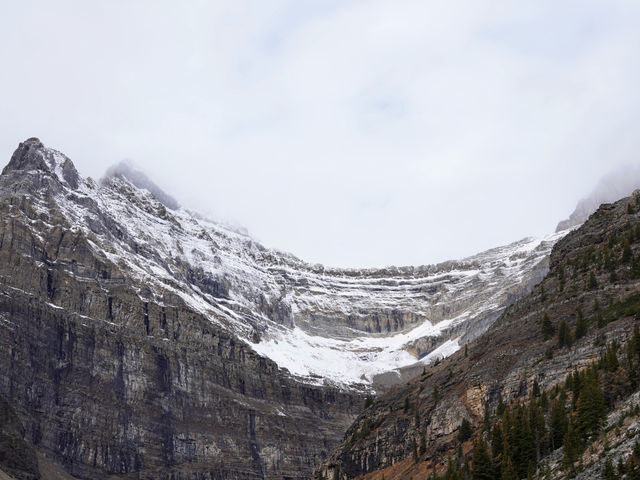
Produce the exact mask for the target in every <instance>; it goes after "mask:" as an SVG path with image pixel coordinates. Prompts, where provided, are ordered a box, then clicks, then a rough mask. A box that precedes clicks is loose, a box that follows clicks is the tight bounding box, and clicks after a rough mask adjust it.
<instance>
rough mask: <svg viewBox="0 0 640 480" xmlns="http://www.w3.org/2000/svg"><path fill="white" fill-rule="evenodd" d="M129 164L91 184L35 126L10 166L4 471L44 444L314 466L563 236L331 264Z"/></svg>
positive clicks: (89, 463)
mask: <svg viewBox="0 0 640 480" xmlns="http://www.w3.org/2000/svg"><path fill="white" fill-rule="evenodd" d="M127 175H131V173H130V172H129V171H128V170H126V169H125V170H122V169H120V170H118V171H117V172H116V175H115V176H111V177H108V178H106V179H105V180H104V181H103V182H101V183H96V182H94V181H93V180H91V179H85V178H83V177H81V176H80V175H79V174H78V172H77V171H76V169H75V167H74V166H73V163H72V162H71V160H69V159H68V158H67V157H65V156H64V155H63V154H61V153H59V152H57V151H55V150H52V149H49V148H46V147H45V146H43V145H42V143H40V142H39V141H38V140H37V139H29V140H27V141H26V142H24V143H22V144H21V145H20V147H19V148H18V150H17V151H16V152H15V153H14V155H13V157H12V158H11V161H10V162H9V164H8V165H7V166H6V167H5V169H4V170H3V172H2V175H0V365H3V366H6V368H2V369H0V404H2V405H6V406H7V407H6V411H7V412H8V413H7V414H6V415H5V416H4V417H0V418H6V419H7V420H6V425H3V429H2V430H0V445H4V444H7V445H11V448H15V449H16V451H17V452H21V453H20V461H19V462H18V463H17V464H16V465H13V466H11V465H10V464H9V460H7V459H3V458H2V457H0V468H2V469H5V468H6V469H13V470H12V471H18V472H22V473H21V475H23V476H24V477H25V478H28V475H31V476H32V477H33V478H38V476H39V475H40V474H41V473H42V468H40V467H38V466H37V463H38V462H40V460H41V459H42V458H43V457H42V456H43V455H44V456H46V457H47V458H48V459H52V460H54V461H55V462H57V463H58V464H60V465H62V466H63V467H64V468H65V470H67V471H68V472H70V473H72V474H73V475H77V476H80V477H85V478H106V477H109V478H111V477H113V476H116V477H117V476H122V477H123V478H171V479H183V478H184V479H191V478H194V479H196V478H197V479H201V478H202V479H204V478H229V479H233V478H237V479H245V478H308V477H309V476H310V474H311V472H312V469H313V468H314V465H316V464H317V463H318V462H320V461H321V460H322V459H323V458H324V456H325V455H326V454H327V452H329V451H330V450H331V449H333V448H334V447H335V446H336V445H337V444H338V443H339V441H340V439H341V438H342V436H343V432H344V430H345V429H346V427H347V426H348V425H349V424H351V422H352V420H353V419H354V417H355V415H357V413H358V412H360V411H361V408H362V403H363V396H364V392H366V391H367V390H368V389H369V388H371V387H372V385H374V381H375V379H376V378H377V376H379V375H380V374H381V373H385V372H389V371H393V370H394V369H397V368H399V367H403V366H406V365H411V364H414V363H415V362H417V361H418V360H420V359H422V360H430V359H433V358H435V357H439V356H444V355H447V354H449V353H451V352H453V351H455V350H456V349H457V348H459V346H460V344H461V343H462V342H464V341H466V340H469V339H472V338H475V337H476V336H477V335H478V334H479V333H481V332H482V331H484V330H485V329H486V328H488V326H489V325H490V324H491V322H492V321H493V320H494V319H495V318H496V317H497V316H498V314H499V313H500V312H502V311H503V310H504V309H505V308H506V306H507V305H508V304H509V303H511V302H512V301H513V300H514V299H516V298H518V297H519V296H521V295H522V294H523V293H524V292H526V291H528V290H530V289H531V288H532V287H533V285H534V284H535V283H536V282H537V281H538V280H539V279H540V278H541V277H542V276H543V275H544V273H545V272H546V271H547V269H548V253H549V251H550V249H551V247H552V245H553V244H554V242H555V241H556V240H557V239H558V238H560V237H562V236H563V234H560V235H555V236H550V237H548V238H546V239H526V240H523V241H520V242H516V243H514V244H512V245H509V246H505V247H501V248H497V249H494V250H491V251H488V252H484V253H482V254H479V255H476V256H474V257H471V258H468V259H465V260H462V261H458V262H447V263H444V264H441V265H435V266H423V267H401V268H396V267H390V268H386V269H375V270H366V269H365V270H353V269H351V270H343V269H330V268H325V267H323V266H321V265H309V264H306V263H304V262H302V261H301V260H299V259H297V258H295V257H293V256H291V255H288V254H285V253H282V252H278V251H274V250H269V249H266V248H264V247H262V246H261V245H259V244H257V243H256V242H255V241H253V240H252V239H251V238H250V237H248V236H246V235H244V234H242V233H239V232H237V231H234V230H232V229H229V228H227V227H225V226H223V225H220V224H217V223H215V222H211V221H208V220H206V219H202V218H201V217H199V216H198V215H196V214H194V213H192V212H189V211H187V210H185V209H183V208H180V207H179V206H178V205H177V204H175V203H174V201H173V200H172V199H171V197H169V196H166V195H163V194H162V192H161V191H158V190H157V189H156V187H155V186H153V185H152V184H151V183H148V182H147V180H146V179H144V178H141V177H139V176H136V178H135V179H133V180H129V179H128V178H127ZM136 185H138V186H136ZM140 185H142V186H143V187H144V188H141V187H139V186H140ZM148 189H150V190H152V191H154V193H155V196H154V194H152V193H151V192H150V191H149V190H148ZM158 196H159V197H161V199H164V201H159V200H158V198H157V197H158ZM420 368H421V367H420ZM394 375H395V374H392V376H394ZM384 381H385V383H386V382H388V380H384ZM9 409H10V412H9ZM5 427H6V428H5ZM2 442H6V443H2ZM14 458H15V457H14ZM34 459H36V460H37V462H36V463H34V462H35V460H34ZM5 460H6V461H5ZM3 462H4V463H3ZM34 465H35V466H34ZM43 478H44V477H43Z"/></svg>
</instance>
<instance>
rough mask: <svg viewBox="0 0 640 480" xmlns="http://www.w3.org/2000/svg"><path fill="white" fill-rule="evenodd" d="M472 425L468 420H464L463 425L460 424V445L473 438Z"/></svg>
mask: <svg viewBox="0 0 640 480" xmlns="http://www.w3.org/2000/svg"><path fill="white" fill-rule="evenodd" d="M472 433H473V432H472V431H471V423H469V420H467V419H466V418H463V419H462V423H461V424H460V429H459V430H458V440H460V443H464V442H466V441H467V440H469V439H470V438H471V434H472Z"/></svg>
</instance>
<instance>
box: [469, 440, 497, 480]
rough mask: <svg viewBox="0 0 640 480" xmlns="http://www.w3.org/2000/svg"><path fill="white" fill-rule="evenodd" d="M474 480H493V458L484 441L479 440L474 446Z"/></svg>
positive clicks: (472, 473)
mask: <svg viewBox="0 0 640 480" xmlns="http://www.w3.org/2000/svg"><path fill="white" fill-rule="evenodd" d="M471 478H473V480H493V466H492V464H491V457H489V452H488V451H487V445H486V444H485V443H484V440H482V439H479V440H478V441H476V443H475V445H474V446H473V467H472V469H471Z"/></svg>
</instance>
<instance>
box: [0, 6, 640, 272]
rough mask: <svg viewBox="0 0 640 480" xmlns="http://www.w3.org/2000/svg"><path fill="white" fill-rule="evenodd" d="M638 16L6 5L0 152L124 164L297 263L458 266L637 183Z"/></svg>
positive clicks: (94, 166)
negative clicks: (42, 147) (28, 147)
mask: <svg viewBox="0 0 640 480" xmlns="http://www.w3.org/2000/svg"><path fill="white" fill-rule="evenodd" d="M639 20H640V6H638V5H637V4H636V3H635V2H630V1H612V2H606V3H602V2H596V1H586V2H577V1H576V2H572V1H570V2H563V3H562V4H558V2H551V1H541V2H535V3H527V4H524V3H518V4H513V3H511V2H503V1H492V2H484V3H482V4H479V3H477V2H471V1H459V2H449V3H447V4H446V5H442V4H438V3H432V2H421V1H412V0H403V1H400V2H393V3H389V2H383V1H367V2H364V1H353V2H334V1H312V2H295V1H275V2H257V3H256V2H250V1H246V2H245V1H239V2H233V3H228V2H213V3H210V2H190V3H188V4H184V3H183V4H177V3H174V2H145V1H140V2H109V3H106V4H104V3H102V4H91V3H89V2H56V3H55V5H54V4H52V3H50V2H37V1H36V2H18V3H16V2H14V3H11V4H7V5H5V6H4V9H3V15H2V18H0V40H2V44H3V49H2V50H0V62H2V65H3V67H4V69H3V70H4V72H5V74H4V75H2V76H1V77H0V92H1V94H2V106H3V108H2V113H3V119H4V122H3V125H2V127H3V128H2V129H0V154H2V155H4V158H5V162H8V160H9V157H10V155H11V153H12V152H13V150H14V149H15V148H16V146H17V144H18V143H19V142H20V141H22V140H24V139H26V138H28V137H32V136H37V137H39V138H40V139H41V140H42V141H43V142H44V143H45V144H46V145H48V146H51V147H53V148H56V149H58V150H60V151H62V152H64V153H65V154H67V155H68V156H69V157H70V158H71V159H72V160H73V161H74V163H75V164H76V166H77V168H78V170H79V171H80V173H81V174H83V175H89V176H92V177H94V178H99V177H101V176H102V175H103V174H104V172H105V171H106V170H107V169H108V168H109V167H110V166H112V165H114V164H117V163H119V162H120V161H121V160H123V159H131V160H132V161H133V162H134V163H135V165H137V167H138V168H139V169H140V170H142V171H144V172H145V173H146V174H147V175H148V176H149V177H150V178H152V179H153V180H154V181H155V182H156V183H158V184H159V185H160V186H161V187H162V189H163V190H164V191H166V192H167V193H168V194H169V195H171V196H173V197H175V198H176V199H177V200H178V201H179V202H180V203H181V204H182V205H184V206H186V207H188V208H191V209H193V210H196V211H199V212H202V213H203V214H205V215H207V216H209V217H213V218H216V219H219V220H221V221H225V222H232V223H236V224H241V225H244V226H245V227H246V228H247V229H248V231H249V232H250V234H251V235H252V236H254V237H255V238H257V239H258V240H259V241H261V242H262V243H263V244H265V245H266V246H269V247H275V248H279V249H281V250H286V251H290V252H292V253H294V254H296V255H297V256H299V257H301V258H303V259H304V260H307V261H309V262H320V263H324V264H327V265H334V266H382V265H389V264H395V265H407V264H414V265H415V264H425V263H435V262H439V261H442V260H446V259H450V258H459V257H463V256H467V255H470V254H473V253H476V252H478V251H482V250H485V249H487V248H491V247H494V246H497V245H501V244H505V243H509V242H511V241H514V240H517V239H519V238H522V237H525V236H529V235H542V234H546V233H550V232H553V231H554V229H555V227H556V224H557V223H558V221H559V220H561V219H563V218H566V217H567V216H568V215H569V214H570V213H571V212H572V211H573V210H574V208H575V206H576V203H577V201H578V200H579V199H581V198H583V197H585V196H587V195H588V194H589V192H590V191H591V190H592V189H593V188H594V186H596V185H598V180H599V179H600V178H602V177H603V176H606V175H607V174H608V173H609V172H611V171H612V170H615V169H618V168H623V167H624V166H625V165H626V166H628V167H626V168H628V169H630V170H626V171H627V172H634V173H633V175H630V174H623V175H622V176H620V175H618V176H615V177H608V178H617V179H618V180H615V179H614V180H610V181H607V182H608V184H609V186H608V187H602V188H604V190H606V194H605V193H602V195H601V196H600V197H598V198H604V199H606V201H610V200H611V198H610V196H611V195H617V194H618V193H619V192H627V191H629V190H632V189H633V188H635V186H637V184H636V185H633V186H632V185H630V184H631V183H634V184H635V182H636V179H637V178H638V176H637V172H638V156H637V153H636V152H638V151H639V148H638V147H639V145H638V143H639V142H640V140H639V138H638V136H637V134H636V126H637V125H638V124H639V120H640V119H639V118H638V116H639V113H638V112H640V108H639V107H640V97H639V95H638V92H637V85H638V84H639V80H640V32H639V31H638V29H637V25H638V24H639ZM620 179H622V180H624V181H625V182H627V181H628V182H630V183H629V184H627V183H624V184H623V183H621V181H620ZM607 182H605V183H607ZM598 201H599V200H598Z"/></svg>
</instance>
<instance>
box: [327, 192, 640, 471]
mask: <svg viewBox="0 0 640 480" xmlns="http://www.w3.org/2000/svg"><path fill="white" fill-rule="evenodd" d="M639 318H640V191H637V192H635V193H634V195H633V196H632V197H628V198H624V199H622V200H620V201H618V202H616V203H615V204H605V205H602V206H601V207H600V208H599V209H598V210H597V211H596V212H595V213H594V214H593V215H591V217H589V219H588V220H587V221H586V222H585V223H584V224H583V225H582V226H581V227H580V228H578V229H576V230H574V231H572V232H571V233H569V234H568V235H566V236H565V237H564V238H562V239H560V240H559V241H558V242H557V244H556V245H555V246H554V248H553V250H552V253H551V257H550V271H549V273H548V274H547V275H546V277H545V278H544V280H543V281H542V282H541V283H539V284H538V285H537V286H536V287H535V288H534V289H533V290H532V291H531V292H530V293H529V294H528V295H526V296H524V297H522V298H520V299H518V300H517V301H516V302H514V303H513V304H512V305H511V306H509V307H508V309H507V310H506V311H505V312H504V313H503V314H502V315H501V316H500V318H498V319H497V320H496V321H495V322H494V323H493V324H492V325H491V326H490V327H489V329H488V330H487V331H486V332H485V333H484V334H482V335H481V336H479V337H478V338H477V339H475V340H474V341H472V342H470V343H469V344H467V345H466V346H465V348H464V349H463V350H460V351H458V352H456V353H454V354H453V355H451V356H450V357H448V358H446V359H444V360H443V361H441V362H439V363H437V364H432V365H430V366H428V367H426V368H425V370H424V372H423V373H422V375H420V376H419V377H418V378H415V379H414V380H412V381H410V382H408V383H406V384H404V385H401V386H396V387H394V388H393V389H390V390H389V391H388V392H386V393H384V394H382V395H380V396H379V397H378V398H376V400H375V401H374V402H371V404H370V405H369V406H368V408H367V409H365V410H364V411H363V413H361V415H360V416H359V417H358V418H357V419H356V420H355V422H354V423H353V424H352V426H351V427H350V428H349V429H348V430H347V432H346V434H345V437H344V440H343V443H342V445H341V446H340V447H339V448H338V449H336V450H335V451H334V452H333V453H332V455H330V457H329V458H328V459H327V460H326V461H325V462H324V465H323V466H322V468H321V469H319V471H318V476H321V477H322V478H331V479H334V480H335V479H352V478H366V479H381V478H384V479H387V480H394V479H407V478H434V479H435V478H441V479H466V478H487V479H491V478H497V479H499V478H539V479H543V478H545V479H560V478H569V477H574V476H575V477H576V478H585V479H595V478H638V476H637V475H639V474H640V443H638V441H639V440H640V438H638V433H639V432H640V430H639V429H638V425H639V422H640V408H638V406H637V405H638V403H637V402H638V400H639V399H640V391H638V386H639V385H640V376H639V373H638V372H639V371H640V370H639V367H640V331H639V330H638V327H639V325H640V324H639V323H638V319H639ZM634 445H635V446H634ZM602 472H605V473H606V474H607V475H609V476H604V477H603V475H604V474H603V473H602ZM623 475H626V477H624V476H623Z"/></svg>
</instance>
